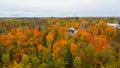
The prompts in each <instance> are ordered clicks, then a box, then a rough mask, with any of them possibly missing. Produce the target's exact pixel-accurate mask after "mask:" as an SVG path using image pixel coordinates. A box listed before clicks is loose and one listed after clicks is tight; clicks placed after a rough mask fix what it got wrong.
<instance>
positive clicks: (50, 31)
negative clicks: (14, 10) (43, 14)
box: [0, 17, 120, 68]
mask: <svg viewBox="0 0 120 68" xmlns="http://www.w3.org/2000/svg"><path fill="white" fill-rule="evenodd" d="M115 19H116V18H87V17H85V18H72V17H71V18H52V17H51V18H1V19H0V68H120V28H115V27H111V26H109V25H107V23H108V22H111V23H114V21H115ZM118 20H120V19H119V18H118ZM119 24H120V23H119ZM70 28H72V29H74V30H72V32H71V33H72V35H70V34H69V33H70V30H69V29H70Z"/></svg>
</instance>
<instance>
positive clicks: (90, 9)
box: [0, 0, 120, 17]
mask: <svg viewBox="0 0 120 68" xmlns="http://www.w3.org/2000/svg"><path fill="white" fill-rule="evenodd" d="M75 15H76V16H79V17H83V16H85V17H86V16H120V0H0V17H74V16H75Z"/></svg>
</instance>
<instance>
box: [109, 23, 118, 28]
mask: <svg viewBox="0 0 120 68" xmlns="http://www.w3.org/2000/svg"><path fill="white" fill-rule="evenodd" d="M107 24H108V25H109V26H112V27H115V28H120V25H119V24H117V23H107Z"/></svg>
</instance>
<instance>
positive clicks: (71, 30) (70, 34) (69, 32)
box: [68, 27, 77, 36]
mask: <svg viewBox="0 0 120 68" xmlns="http://www.w3.org/2000/svg"><path fill="white" fill-rule="evenodd" d="M75 33H77V30H76V29H75V28H73V27H70V28H69V29H68V36H73V35H74V34H75Z"/></svg>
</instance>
